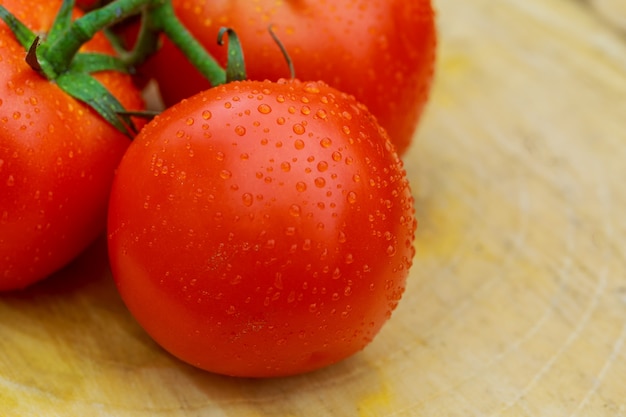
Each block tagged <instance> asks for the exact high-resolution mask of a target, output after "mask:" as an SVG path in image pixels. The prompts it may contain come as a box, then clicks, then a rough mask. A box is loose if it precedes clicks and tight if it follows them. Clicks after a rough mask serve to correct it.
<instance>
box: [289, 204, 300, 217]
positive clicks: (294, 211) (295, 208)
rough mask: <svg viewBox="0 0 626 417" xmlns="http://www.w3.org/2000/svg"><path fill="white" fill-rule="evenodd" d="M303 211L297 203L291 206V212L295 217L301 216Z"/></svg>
mask: <svg viewBox="0 0 626 417" xmlns="http://www.w3.org/2000/svg"><path fill="white" fill-rule="evenodd" d="M301 212H302V208H301V207H300V206H299V205H297V204H292V205H291V206H290V207H289V214H291V215H292V216H293V217H299V216H300V214H301Z"/></svg>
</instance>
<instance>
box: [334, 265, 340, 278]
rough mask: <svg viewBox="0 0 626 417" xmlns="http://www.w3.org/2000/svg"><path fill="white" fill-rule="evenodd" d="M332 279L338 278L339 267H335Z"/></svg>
mask: <svg viewBox="0 0 626 417" xmlns="http://www.w3.org/2000/svg"><path fill="white" fill-rule="evenodd" d="M332 278H333V279H339V278H341V269H339V268H335V270H334V271H333V276H332Z"/></svg>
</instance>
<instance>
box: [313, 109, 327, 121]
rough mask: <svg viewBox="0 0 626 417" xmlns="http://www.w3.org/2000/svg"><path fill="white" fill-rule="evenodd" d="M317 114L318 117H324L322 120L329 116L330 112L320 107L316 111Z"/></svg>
mask: <svg viewBox="0 0 626 417" xmlns="http://www.w3.org/2000/svg"><path fill="white" fill-rule="evenodd" d="M315 115H316V116H317V117H319V118H320V119H322V120H324V119H326V117H328V113H327V112H326V110H324V109H319V110H318V111H317V112H316V113H315Z"/></svg>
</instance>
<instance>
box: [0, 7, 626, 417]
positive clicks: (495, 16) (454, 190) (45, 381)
mask: <svg viewBox="0 0 626 417" xmlns="http://www.w3.org/2000/svg"><path fill="white" fill-rule="evenodd" d="M624 3H626V2H624V0H589V2H587V1H583V0H463V1H459V0H437V1H436V2H435V5H436V7H437V10H438V13H439V20H438V23H439V27H440V40H441V42H440V49H439V61H438V73H437V79H436V83H435V87H434V91H433V97H432V101H431V103H430V105H429V107H428V110H427V113H426V114H425V116H424V120H423V123H422V125H421V127H420V129H419V131H418V133H417V135H416V142H415V145H414V146H413V147H412V148H411V150H410V152H409V153H408V154H407V155H406V165H407V170H408V173H409V176H410V178H411V181H412V183H413V187H414V193H415V196H416V200H417V211H418V215H419V221H420V229H419V233H418V237H417V243H416V245H417V256H416V259H415V264H414V268H413V270H412V272H411V275H410V279H409V283H408V289H407V292H406V295H405V297H404V299H403V300H402V302H401V303H400V306H399V308H398V309H397V310H396V313H395V314H394V316H393V317H392V320H391V321H390V322H389V323H388V324H387V325H386V327H385V328H384V329H383V331H382V332H381V333H380V335H379V336H378V338H377V339H376V340H375V341H374V342H373V343H372V344H371V345H370V346H369V347H368V348H367V349H365V350H364V351H363V352H361V353H359V354H357V355H356V356H354V357H352V358H350V359H348V360H346V361H344V362H342V363H340V364H338V365H336V366H332V367H330V368H327V369H324V370H322V371H319V372H315V373H311V374H307V375H302V376H298V377H293V378H287V379H274V380H247V379H233V378H226V377H222V376H217V375H212V374H209V373H206V372H202V371H198V370H196V369H194V368H191V367H189V366H187V365H184V364H182V363H180V362H178V361H177V360H175V359H173V358H172V357H170V356H169V355H167V354H166V353H164V352H163V351H162V350H160V349H159V348H158V347H157V346H156V345H155V344H154V343H153V342H152V341H151V340H150V339H149V338H148V337H147V336H146V335H145V334H144V333H143V331H142V330H141V328H140V327H139V326H138V325H137V324H136V323H135V322H134V321H133V319H132V318H131V317H130V316H129V314H128V313H127V311H126V310H125V308H124V306H123V304H122V302H121V301H120V299H119V297H118V295H117V293H116V291H115V288H114V286H113V283H112V280H111V278H110V275H109V272H108V269H107V268H108V267H107V264H106V256H105V246H104V242H103V241H102V240H101V241H99V242H97V243H96V244H95V245H94V246H93V247H92V248H90V249H89V250H88V251H87V252H86V253H85V254H84V255H83V256H82V257H81V258H80V259H78V260H77V261H76V262H75V263H73V264H72V265H71V266H70V267H68V268H67V269H65V270H64V271H62V272H61V273H59V274H57V275H55V276H54V277H51V278H50V279H48V280H46V281H45V282H43V283H41V284H39V285H36V286H35V287H33V288H31V289H29V290H27V291H25V292H23V293H11V294H4V295H0V416H11V417H12V416H19V417H30V416H116V417H131V416H132V417H135V416H139V417H142V416H156V417H178V416H202V417H210V416H327V415H328V416H361V417H365V416H386V417H392V416H446V417H447V416H572V417H573V416H581V417H582V416H592V415H593V416H626V255H625V248H624V245H625V244H626V28H621V26H620V24H621V23H623V22H626V14H624V15H621V16H620V15H619V13H620V10H619V9H621V12H622V13H623V12H624V6H623V5H624ZM594 6H598V7H601V8H602V13H598V12H597V10H596V9H595V8H594Z"/></svg>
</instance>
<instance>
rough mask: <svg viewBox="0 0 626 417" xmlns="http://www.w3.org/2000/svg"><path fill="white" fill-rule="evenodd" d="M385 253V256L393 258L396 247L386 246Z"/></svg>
mask: <svg viewBox="0 0 626 417" xmlns="http://www.w3.org/2000/svg"><path fill="white" fill-rule="evenodd" d="M385 252H386V253H387V256H390V257H391V256H394V255H395V254H396V247H395V246H393V245H389V246H387V249H386V251H385Z"/></svg>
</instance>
